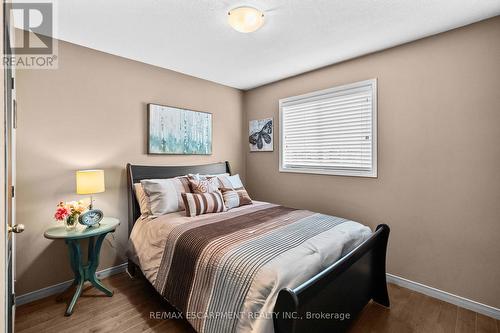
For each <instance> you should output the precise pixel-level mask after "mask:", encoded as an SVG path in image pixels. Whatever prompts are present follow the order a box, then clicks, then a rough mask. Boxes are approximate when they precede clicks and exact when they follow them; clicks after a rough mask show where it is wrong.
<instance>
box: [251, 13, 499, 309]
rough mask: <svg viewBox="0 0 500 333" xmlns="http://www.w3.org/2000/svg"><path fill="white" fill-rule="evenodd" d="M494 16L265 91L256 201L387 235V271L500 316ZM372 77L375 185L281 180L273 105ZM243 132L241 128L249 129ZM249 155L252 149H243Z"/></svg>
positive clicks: (260, 92)
mask: <svg viewBox="0 0 500 333" xmlns="http://www.w3.org/2000/svg"><path fill="white" fill-rule="evenodd" d="M499 41H500V17H496V18H494V19H490V20H487V21H484V22H480V23H477V24H474V25H471V26H468V27H465V28H461V29H458V30H454V31H451V32H447V33H444V34H441V35H438V36H435V37H431V38H427V39H424V40H420V41H417V42H414V43H410V44H407V45H403V46H400V47H396V48H393V49H389V50H387V51H384V52H380V53H376V54H373V55H369V56H365V57H362V58H358V59H355V60H352V61H348V62H344V63H341V64H338V65H334V66H330V67H327V68H324V69H321V70H317V71H314V72H311V73H307V74H303V75H300V76H297V77H293V78H290V79H287V80H283V81H280V82H277V83H274V84H270V85H267V86H264V87H260V88H257V89H254V90H251V91H249V92H246V93H245V95H244V109H245V112H246V117H247V120H250V119H259V118H264V117H271V116H272V117H274V119H275V121H276V123H275V134H274V135H275V136H274V138H275V151H274V152H272V153H264V152H262V153H247V156H246V169H247V174H246V179H247V185H248V189H249V191H250V193H251V195H253V197H254V198H256V199H259V200H266V201H272V202H278V203H282V204H286V205H290V206H294V207H300V208H307V209H310V210H314V211H319V212H323V213H328V214H334V215H338V216H343V217H347V218H350V219H353V220H357V221H360V222H362V223H365V224H368V225H370V226H372V227H375V226H376V225H377V224H378V223H387V224H389V225H390V226H391V237H390V245H389V255H388V271H389V272H390V273H393V274H396V275H398V276H401V277H405V278H408V279H410V280H413V281H417V282H421V283H424V284H426V285H429V286H433V287H436V288H439V289H442V290H445V291H448V292H451V293H454V294H457V295H460V296H463V297H467V298H470V299H473V300H476V301H479V302H482V303H485V304H488V305H491V306H495V307H497V308H500V283H499V281H500V264H499V263H500V261H499V258H500V241H499V235H500V42H499ZM371 78H378V131H379V132H378V133H379V134H378V149H379V156H378V157H379V164H378V170H379V171H378V178H377V179H369V178H356V177H339V176H321V175H306V174H291V173H279V172H278V149H277V147H278V142H279V133H278V119H279V118H278V100H279V99H280V98H284V97H289V96H294V95H298V94H303V93H307V92H311V91H314V90H318V89H324V88H329V87H332V86H335V85H339V84H345V83H351V82H356V81H360V80H365V79H371ZM245 131H246V132H247V129H246V130H245ZM246 150H247V151H248V148H246Z"/></svg>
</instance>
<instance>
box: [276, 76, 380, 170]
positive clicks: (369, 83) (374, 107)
mask: <svg viewBox="0 0 500 333" xmlns="http://www.w3.org/2000/svg"><path fill="white" fill-rule="evenodd" d="M365 86H371V89H372V168H371V170H345V169H326V168H325V169H319V168H305V167H304V168H303V167H301V168H285V167H283V152H284V150H283V141H284V140H283V104H284V103H290V102H296V101H299V100H301V99H305V98H307V99H311V98H315V97H321V96H323V95H327V94H331V93H336V92H341V91H343V90H348V89H354V88H360V87H365ZM279 115H280V119H279V126H280V135H279V139H280V142H279V150H280V152H279V171H280V172H292V173H309V174H320V175H332V176H357V177H371V178H377V79H370V80H365V81H359V82H355V83H351V84H346V85H342V86H336V87H333V88H329V89H324V90H319V91H314V92H311V93H308V94H303V95H299V96H293V97H287V98H283V99H280V100H279Z"/></svg>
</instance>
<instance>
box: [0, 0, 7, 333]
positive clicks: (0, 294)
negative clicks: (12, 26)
mask: <svg viewBox="0 0 500 333" xmlns="http://www.w3.org/2000/svg"><path fill="white" fill-rule="evenodd" d="M3 7H4V6H3V3H2V5H1V6H0V18H2V24H0V36H2V42H1V43H0V54H1V55H2V56H3V51H4V50H3V48H4V45H3V33H4V24H5V21H4V20H5V18H4V12H3V10H4V8H3ZM2 72H3V74H4V75H3V77H2V79H0V90H1V93H0V108H1V112H0V114H1V116H2V117H1V118H2V121H0V133H1V136H2V138H1V140H0V141H1V144H0V188H1V190H0V216H1V217H0V224H1V227H0V276H1V279H2V280H1V282H2V283H1V285H2V288H0V300H2V301H0V313H1V314H2V315H0V329H1V330H2V331H3V332H7V329H8V328H7V323H8V320H7V316H8V311H7V288H8V287H7V286H8V283H7V281H8V277H7V274H8V270H7V269H6V268H7V267H6V260H5V258H6V255H7V241H6V240H7V237H8V232H7V215H6V210H5V203H6V198H7V196H6V191H7V188H6V182H5V165H6V164H5V163H6V159H5V148H6V147H5V144H6V140H5V136H6V132H5V130H6V127H5V125H6V112H5V84H4V80H5V72H4V71H2Z"/></svg>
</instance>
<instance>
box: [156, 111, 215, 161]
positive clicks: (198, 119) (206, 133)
mask: <svg viewBox="0 0 500 333" xmlns="http://www.w3.org/2000/svg"><path fill="white" fill-rule="evenodd" d="M148 108H149V138H148V145H149V153H150V154H182V155H210V154H212V114H211V113H206V112H198V111H191V110H185V109H179V108H174V107H170V106H162V105H156V104H148Z"/></svg>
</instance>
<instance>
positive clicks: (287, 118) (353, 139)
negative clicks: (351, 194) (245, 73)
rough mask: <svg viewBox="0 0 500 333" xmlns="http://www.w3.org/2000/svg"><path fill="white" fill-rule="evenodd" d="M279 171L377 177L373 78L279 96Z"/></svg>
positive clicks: (375, 109) (375, 92) (375, 98)
mask: <svg viewBox="0 0 500 333" xmlns="http://www.w3.org/2000/svg"><path fill="white" fill-rule="evenodd" d="M280 136H281V140H280V171H281V172H300V173H317V174H328V175H341V176H362V177H377V80H376V79H373V80H368V81H362V82H357V83H353V84H349V85H345V86H340V87H334V88H331V89H326V90H321V91H316V92H313V93H310V94H305V95H301V96H295V97H289V98H285V99H282V100H280Z"/></svg>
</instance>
